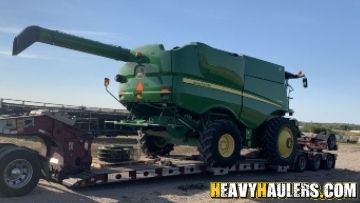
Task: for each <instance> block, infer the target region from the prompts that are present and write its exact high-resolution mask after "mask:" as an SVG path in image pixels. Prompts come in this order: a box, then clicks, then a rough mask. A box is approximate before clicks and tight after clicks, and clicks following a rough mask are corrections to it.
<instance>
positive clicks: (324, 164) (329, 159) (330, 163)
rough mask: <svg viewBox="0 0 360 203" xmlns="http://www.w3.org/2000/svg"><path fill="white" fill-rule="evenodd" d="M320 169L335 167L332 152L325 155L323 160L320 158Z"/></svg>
mask: <svg viewBox="0 0 360 203" xmlns="http://www.w3.org/2000/svg"><path fill="white" fill-rule="evenodd" d="M320 167H321V168H322V169H326V170H329V169H332V168H334V167H335V156H334V155H333V154H328V155H327V156H326V159H325V160H321V166H320Z"/></svg>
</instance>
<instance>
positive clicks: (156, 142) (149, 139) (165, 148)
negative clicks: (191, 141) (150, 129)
mask: <svg viewBox="0 0 360 203" xmlns="http://www.w3.org/2000/svg"><path fill="white" fill-rule="evenodd" d="M140 143H141V150H142V152H143V153H144V154H146V155H149V156H152V155H159V156H164V155H168V154H169V153H170V152H171V151H172V150H174V145H173V144H169V143H167V142H166V140H165V139H164V138H162V137H156V136H149V135H145V136H143V137H142V138H141V140H140Z"/></svg>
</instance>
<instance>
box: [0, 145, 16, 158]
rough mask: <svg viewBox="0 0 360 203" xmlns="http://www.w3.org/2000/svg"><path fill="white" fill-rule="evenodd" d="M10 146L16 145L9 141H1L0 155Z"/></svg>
mask: <svg viewBox="0 0 360 203" xmlns="http://www.w3.org/2000/svg"><path fill="white" fill-rule="evenodd" d="M12 147H16V145H14V144H10V143H1V144H0V156H1V154H2V152H3V151H6V150H7V149H9V148H12Z"/></svg>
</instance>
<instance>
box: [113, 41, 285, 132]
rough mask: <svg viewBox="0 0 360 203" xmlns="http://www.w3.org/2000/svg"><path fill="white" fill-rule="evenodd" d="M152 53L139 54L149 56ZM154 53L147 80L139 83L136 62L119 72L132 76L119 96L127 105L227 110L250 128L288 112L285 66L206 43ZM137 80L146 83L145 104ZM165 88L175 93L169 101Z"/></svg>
mask: <svg viewBox="0 0 360 203" xmlns="http://www.w3.org/2000/svg"><path fill="white" fill-rule="evenodd" d="M149 49H150V47H145V49H144V48H143V49H141V48H139V49H137V51H140V52H142V53H144V54H149V52H148V50H149ZM150 50H151V49H150ZM152 53H153V56H154V57H153V58H151V59H150V63H149V64H144V66H145V77H144V78H142V79H140V80H139V79H137V78H136V77H135V75H134V73H135V67H136V66H137V63H132V62H129V63H126V64H125V65H124V66H123V67H121V68H120V74H121V75H125V76H127V77H128V82H127V83H125V84H121V85H120V92H119V95H120V98H121V101H122V103H124V104H125V105H126V104H127V103H139V102H140V103H143V102H145V103H146V102H159V103H162V102H167V103H169V104H170V105H176V106H178V107H180V108H183V109H186V110H188V111H190V112H192V113H195V114H203V113H206V112H207V111H209V110H211V109H214V108H224V109H227V110H228V111H229V112H231V113H232V114H233V115H234V116H235V118H236V119H238V121H240V122H241V123H243V124H245V125H246V126H247V127H249V128H251V129H255V128H257V127H259V126H260V125H261V124H262V123H263V122H264V121H265V120H266V119H268V118H270V117H271V115H272V114H273V113H274V112H284V113H286V112H288V98H287V94H286V86H285V70H284V67H282V66H279V65H276V64H273V63H269V62H266V61H262V60H259V59H255V58H252V57H249V56H238V55H236V54H232V53H229V52H225V51H221V50H218V49H214V48H212V47H210V46H207V45H205V44H202V43H192V44H190V45H186V46H183V47H181V48H177V49H173V50H169V51H165V50H160V49H158V50H156V49H153V51H152ZM155 56H156V57H155ZM184 78H185V79H190V80H191V81H190V83H189V82H186V81H185V82H184ZM138 81H142V82H143V83H144V91H143V93H142V99H141V100H138V99H137V98H136V90H135V89H136V84H137V82H138ZM196 82H198V83H199V84H196ZM164 86H166V87H168V88H169V89H170V91H171V94H170V95H169V97H166V98H167V99H166V100H163V99H161V96H160V93H159V92H157V91H160V89H161V87H164ZM214 86H215V87H214ZM217 86H219V87H217ZM244 94H245V96H244Z"/></svg>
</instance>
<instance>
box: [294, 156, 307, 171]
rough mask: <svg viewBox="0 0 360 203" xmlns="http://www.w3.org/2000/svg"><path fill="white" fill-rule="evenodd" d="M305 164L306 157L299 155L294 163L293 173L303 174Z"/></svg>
mask: <svg viewBox="0 0 360 203" xmlns="http://www.w3.org/2000/svg"><path fill="white" fill-rule="evenodd" d="M306 164H307V160H306V156H305V155H304V154H301V155H299V156H298V157H297V160H296V162H295V171H296V172H304V171H305V169H306Z"/></svg>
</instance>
